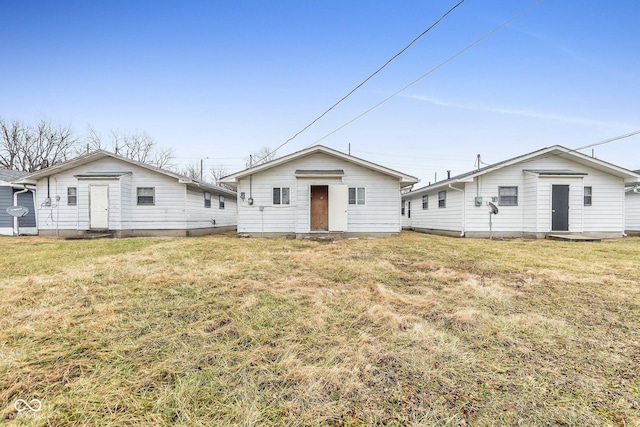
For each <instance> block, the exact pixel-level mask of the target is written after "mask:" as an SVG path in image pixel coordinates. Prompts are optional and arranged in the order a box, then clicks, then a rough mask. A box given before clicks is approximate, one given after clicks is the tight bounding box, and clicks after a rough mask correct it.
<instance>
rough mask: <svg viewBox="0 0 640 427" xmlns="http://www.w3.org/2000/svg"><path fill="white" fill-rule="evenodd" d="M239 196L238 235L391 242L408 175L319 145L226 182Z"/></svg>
mask: <svg viewBox="0 0 640 427" xmlns="http://www.w3.org/2000/svg"><path fill="white" fill-rule="evenodd" d="M222 182H224V183H227V184H228V185H231V186H233V187H235V188H236V190H237V194H238V233H239V234H240V235H248V236H254V237H261V236H262V237H276V236H296V237H298V238H303V237H314V236H315V237H317V236H323V235H327V234H330V235H332V236H336V237H351V236H389V235H395V234H398V233H399V232H400V231H401V229H402V224H401V217H400V190H401V189H402V188H404V187H407V186H411V185H413V184H415V183H416V182H418V179H417V178H415V177H413V176H410V175H406V174H404V173H401V172H398V171H395V170H392V169H389V168H386V167H384V166H380V165H378V164H375V163H371V162H369V161H366V160H363V159H360V158H357V157H353V156H351V155H348V154H345V153H342V152H340V151H336V150H333V149H331V148H327V147H324V146H321V145H316V146H313V147H310V148H307V149H304V150H302V151H298V152H296V153H293V154H289V155H287V156H283V157H281V158H278V159H276V160H272V161H270V162H267V163H264V164H261V165H258V166H254V167H252V168H249V169H246V170H244V171H241V172H237V173H234V174H232V175H229V176H227V177H225V178H223V180H222Z"/></svg>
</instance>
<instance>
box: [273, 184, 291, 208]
mask: <svg viewBox="0 0 640 427" xmlns="http://www.w3.org/2000/svg"><path fill="white" fill-rule="evenodd" d="M290 194H291V190H290V189H289V187H273V204H274V205H289V204H291V199H290V197H289V195H290Z"/></svg>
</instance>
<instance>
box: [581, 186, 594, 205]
mask: <svg viewBox="0 0 640 427" xmlns="http://www.w3.org/2000/svg"><path fill="white" fill-rule="evenodd" d="M587 188H588V189H589V194H588V195H587ZM582 196H583V198H582V204H583V205H584V206H593V186H591V185H585V186H584V187H583V190H582ZM587 198H588V199H589V203H587Z"/></svg>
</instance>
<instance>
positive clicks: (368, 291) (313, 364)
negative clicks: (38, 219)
mask: <svg viewBox="0 0 640 427" xmlns="http://www.w3.org/2000/svg"><path fill="white" fill-rule="evenodd" d="M639 249H640V240H639V239H632V238H629V239H624V240H616V241H606V242H600V243H579V244H576V243H564V242H551V241H526V240H511V241H504V242H496V241H488V240H461V239H451V238H444V237H436V236H427V235H421V234H416V233H403V234H402V235H401V236H400V237H399V238H392V239H379V240H355V241H340V242H337V243H335V244H323V243H315V242H306V241H292V240H284V239H283V240H262V239H248V240H247V239H237V238H235V237H232V236H211V237H203V238H190V239H175V238H172V239H161V238H155V239H152V238H150V239H146V238H140V239H119V240H97V241H75V242H66V241H60V240H55V239H42V238H20V239H17V238H3V239H0V250H3V253H6V254H9V255H7V257H6V262H5V261H4V260H3V263H2V265H1V266H0V294H1V295H2V299H1V300H0V411H1V412H0V420H2V421H1V422H4V423H6V424H14V425H23V424H24V425H100V426H103V425H113V426H116V425H118V426H119V425H184V426H187V425H188V426H192V425H195V426H198V425H201V426H210V425H247V426H252V425H335V426H344V425H352V426H356V425H587V426H588V425H592V426H596V425H638V424H640V417H639V416H638V413H640V380H638V378H640V375H639V374H640V369H639V366H640V345H639V344H638V343H639V342H640V336H639V332H638V331H640V304H639V303H638V301H640V288H639V285H638V283H640V272H639V270H638V268H637V262H638V255H637V254H638V253H639ZM19 398H23V399H25V400H30V399H33V398H38V399H40V400H41V401H42V402H43V409H42V411H40V412H39V413H38V414H37V417H35V416H33V417H32V418H26V415H25V417H23V418H22V419H16V416H17V415H18V414H17V412H16V410H15V409H14V407H13V403H14V402H15V400H16V399H19ZM21 415H22V414H21Z"/></svg>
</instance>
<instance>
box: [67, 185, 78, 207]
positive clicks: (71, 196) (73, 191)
mask: <svg viewBox="0 0 640 427" xmlns="http://www.w3.org/2000/svg"><path fill="white" fill-rule="evenodd" d="M77 204H78V188H77V187H67V205H70V206H74V205H77Z"/></svg>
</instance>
